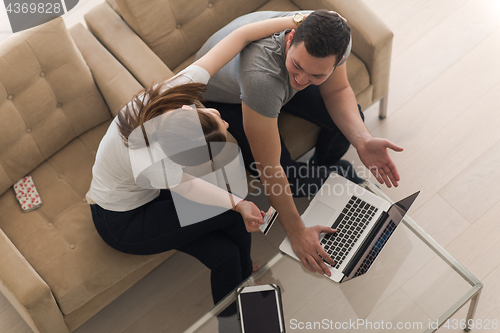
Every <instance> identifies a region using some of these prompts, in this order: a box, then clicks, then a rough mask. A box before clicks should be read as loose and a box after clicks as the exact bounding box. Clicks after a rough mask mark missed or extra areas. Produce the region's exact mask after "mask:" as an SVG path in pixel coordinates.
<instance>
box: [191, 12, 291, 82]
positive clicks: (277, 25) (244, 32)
mask: <svg viewBox="0 0 500 333" xmlns="http://www.w3.org/2000/svg"><path fill="white" fill-rule="evenodd" d="M296 27H297V26H296V25H295V23H294V22H293V18H292V16H288V17H277V18H271V19H267V20H263V21H259V22H253V23H249V24H246V25H244V26H242V27H239V28H238V29H236V30H234V31H233V32H231V33H230V34H229V35H227V36H226V37H225V38H224V39H223V40H221V41H220V42H219V43H217V45H215V46H214V47H213V48H212V49H211V50H210V51H208V53H207V54H205V55H204V56H203V57H201V58H200V59H198V60H197V61H196V62H194V63H193V65H198V66H200V67H203V68H205V69H206V70H207V71H208V73H209V74H210V77H212V76H213V75H214V74H215V73H217V72H218V71H219V70H220V69H221V68H222V67H224V66H225V65H226V64H227V63H228V62H229V61H231V59H233V58H234V57H235V56H236V55H237V54H238V53H240V52H241V50H243V48H245V46H247V45H248V44H250V43H251V42H254V41H256V40H259V39H262V38H266V37H269V36H271V35H272V34H274V33H277V32H280V31H283V30H286V29H294V28H296Z"/></svg>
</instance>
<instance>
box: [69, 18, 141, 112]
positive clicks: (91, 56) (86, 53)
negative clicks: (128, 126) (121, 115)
mask: <svg viewBox="0 0 500 333" xmlns="http://www.w3.org/2000/svg"><path fill="white" fill-rule="evenodd" d="M69 31H70V33H71V37H72V38H73V40H74V41H75V44H76V46H77V47H78V49H79V50H80V52H81V54H82V55H83V58H84V59H85V62H86V63H87V65H88V66H89V68H90V71H91V72H92V75H93V76H94V80H95V82H96V84H97V87H98V88H99V90H100V91H101V94H102V95H103V97H104V100H105V101H106V103H107V104H108V107H109V109H110V111H111V113H112V114H113V116H116V114H117V113H118V112H119V111H120V110H121V109H122V107H123V106H124V105H125V104H127V103H128V102H130V101H131V100H132V97H133V96H134V95H135V94H137V93H138V92H139V91H140V90H141V89H142V88H143V87H142V86H141V85H140V84H139V82H137V80H136V79H135V78H134V77H133V76H132V75H131V74H130V73H129V72H128V71H127V70H126V69H125V67H123V65H122V64H120V62H118V60H116V59H115V58H114V57H113V55H112V54H111V53H109V52H108V50H106V48H104V46H102V45H101V44H100V43H99V41H98V40H97V39H96V38H95V37H94V36H92V34H91V33H90V32H89V31H88V30H87V29H85V27H84V26H83V25H82V24H77V25H75V26H73V27H72V28H71V29H69Z"/></svg>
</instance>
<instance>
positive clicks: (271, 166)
mask: <svg viewBox="0 0 500 333" xmlns="http://www.w3.org/2000/svg"><path fill="white" fill-rule="evenodd" d="M242 110H243V127H244V129H245V134H246V136H247V138H248V142H249V143H250V148H251V150H252V154H253V157H254V159H255V162H256V167H257V170H258V171H259V175H260V180H261V182H262V185H263V187H264V190H265V193H266V195H267V197H268V199H269V202H270V203H271V205H272V206H273V207H274V208H276V210H277V211H278V212H279V213H280V222H281V224H282V226H283V228H284V229H285V232H286V234H287V235H288V237H289V238H290V241H291V243H292V248H293V250H294V252H295V254H296V255H297V256H298V257H299V259H300V261H301V262H302V264H303V265H304V266H305V267H306V268H307V269H309V270H310V271H312V272H314V271H318V272H320V273H322V274H327V275H330V274H331V273H330V270H329V269H328V268H327V267H326V265H325V263H324V262H323V260H322V258H325V260H327V261H328V262H329V263H330V264H331V265H334V263H333V260H332V259H331V258H330V256H328V255H327V254H326V252H325V250H324V249H323V248H322V247H321V245H320V244H319V234H320V233H322V232H325V233H332V232H335V230H333V229H331V228H328V227H323V226H314V227H310V228H306V227H305V226H304V223H303V222H302V219H301V217H300V215H299V213H298V211H297V208H296V207H295V203H294V202H293V198H292V195H291V191H290V185H289V184H288V179H287V178H286V174H285V172H284V170H283V168H282V166H281V164H280V156H281V139H280V136H279V131H278V119H277V118H269V117H265V116H263V115H261V114H259V113H257V112H255V111H254V110H252V109H251V108H250V107H249V106H248V105H246V104H245V103H244V102H242ZM318 253H319V254H318ZM320 255H321V257H322V258H321V257H320Z"/></svg>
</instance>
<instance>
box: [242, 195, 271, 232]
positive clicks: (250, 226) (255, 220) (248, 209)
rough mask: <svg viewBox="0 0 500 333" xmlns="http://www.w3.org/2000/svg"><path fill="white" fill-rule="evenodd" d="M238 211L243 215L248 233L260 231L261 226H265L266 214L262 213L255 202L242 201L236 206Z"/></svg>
mask: <svg viewBox="0 0 500 333" xmlns="http://www.w3.org/2000/svg"><path fill="white" fill-rule="evenodd" d="M236 211H237V212H238V213H240V214H241V216H242V217H243V221H244V222H245V228H246V229H247V231H248V232H256V231H260V229H259V226H260V225H262V224H264V216H266V213H264V212H263V211H261V210H260V209H259V207H257V206H256V205H255V204H254V203H253V202H250V201H242V202H240V203H238V205H237V206H236Z"/></svg>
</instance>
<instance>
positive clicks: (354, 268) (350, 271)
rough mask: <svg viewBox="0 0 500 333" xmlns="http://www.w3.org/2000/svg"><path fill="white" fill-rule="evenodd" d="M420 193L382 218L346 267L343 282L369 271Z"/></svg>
mask: <svg viewBox="0 0 500 333" xmlns="http://www.w3.org/2000/svg"><path fill="white" fill-rule="evenodd" d="M419 193H420V192H417V193H415V194H412V195H410V196H409V197H406V198H404V199H402V200H400V201H398V202H397V203H395V204H393V205H392V206H391V208H390V209H389V210H388V211H387V213H386V214H383V215H382V216H381V218H380V220H379V221H378V222H377V224H376V225H375V227H374V228H373V230H372V232H371V233H370V235H369V236H368V237H367V238H366V240H365V243H364V244H363V245H362V246H361V247H360V248H359V250H358V253H356V254H355V255H354V256H353V259H352V261H351V263H350V264H349V265H348V266H347V267H346V269H345V271H344V274H345V276H344V278H343V279H342V282H345V281H348V280H350V279H353V278H355V277H357V276H360V275H363V274H365V273H366V272H367V271H368V269H369V268H370V267H371V265H372V264H373V262H374V261H375V259H376V258H377V256H378V255H379V254H380V251H382V248H383V247H384V245H385V244H386V243H387V241H388V240H389V238H390V237H391V235H392V234H393V233H394V230H396V227H397V226H398V225H399V223H400V222H401V221H402V220H403V217H404V216H405V214H406V212H407V211H408V209H409V208H410V206H411V205H412V203H413V202H414V201H415V199H416V197H417V196H418V194H419Z"/></svg>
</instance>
